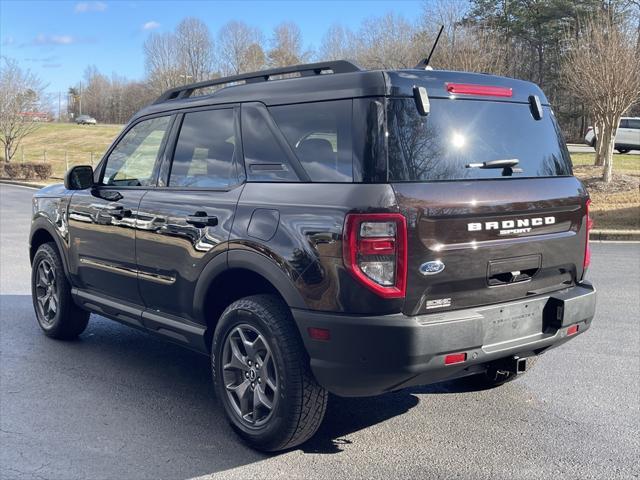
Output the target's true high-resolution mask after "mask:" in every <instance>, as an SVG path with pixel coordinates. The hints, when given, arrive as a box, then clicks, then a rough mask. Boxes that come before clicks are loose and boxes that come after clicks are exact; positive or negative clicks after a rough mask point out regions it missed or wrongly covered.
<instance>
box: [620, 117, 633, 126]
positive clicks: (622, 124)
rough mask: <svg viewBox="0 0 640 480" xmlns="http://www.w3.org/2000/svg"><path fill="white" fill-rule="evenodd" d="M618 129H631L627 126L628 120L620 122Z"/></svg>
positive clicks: (624, 119)
mask: <svg viewBox="0 0 640 480" xmlns="http://www.w3.org/2000/svg"><path fill="white" fill-rule="evenodd" d="M618 128H631V127H630V126H629V120H627V119H626V118H623V119H622V120H620V125H618Z"/></svg>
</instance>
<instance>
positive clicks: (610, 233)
mask: <svg viewBox="0 0 640 480" xmlns="http://www.w3.org/2000/svg"><path fill="white" fill-rule="evenodd" d="M589 239H590V240H595V241H599V240H618V241H620V240H622V241H636V242H637V241H640V230H591V233H590V234H589Z"/></svg>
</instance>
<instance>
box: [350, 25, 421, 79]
mask: <svg viewBox="0 0 640 480" xmlns="http://www.w3.org/2000/svg"><path fill="white" fill-rule="evenodd" d="M417 34H418V30H417V28H416V27H415V25H413V24H411V23H409V22H408V21H407V20H406V19H405V18H404V17H402V16H398V15H394V14H393V13H388V14H386V15H384V16H382V17H376V18H369V19H367V20H365V21H364V22H363V23H362V26H361V27H360V30H359V31H358V45H357V55H358V61H359V63H361V64H362V65H363V66H364V67H366V68H407V67H413V66H414V65H415V64H416V63H418V61H419V59H420V56H421V53H420V52H422V51H423V49H422V48H419V47H418V43H417V42H416V40H417Z"/></svg>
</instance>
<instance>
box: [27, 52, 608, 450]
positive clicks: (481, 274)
mask: <svg viewBox="0 0 640 480" xmlns="http://www.w3.org/2000/svg"><path fill="white" fill-rule="evenodd" d="M196 92H201V93H202V95H196ZM588 209H589V199H588V195H587V192H586V190H585V188H584V187H583V185H582V184H581V183H580V182H579V181H578V180H577V179H576V178H575V177H574V176H573V175H572V171H571V162H570V158H569V155H568V152H567V149H566V146H565V144H564V141H563V140H562V138H561V135H560V131H559V129H558V125H557V123H556V120H555V118H554V116H553V112H552V110H551V108H550V107H549V105H548V101H547V99H546V98H545V96H544V94H543V93H542V92H541V91H540V89H539V88H538V87H537V86H535V85H533V84H531V83H528V82H523V81H518V80H513V79H509V78H502V77H495V76H489V75H481V74H471V73H460V72H445V71H427V70H424V69H408V70H397V71H364V70H361V69H359V68H358V67H356V66H355V65H353V64H351V63H348V62H330V63H321V64H311V65H301V66H297V67H291V68H285V69H278V70H271V71H264V72H258V73H253V74H247V75H240V76H236V77H228V78H223V79H217V80H214V81H210V82H205V83H201V84H194V85H188V86H186V87H181V88H177V89H174V90H170V91H168V92H167V93H166V94H164V95H163V96H162V97H160V98H159V99H158V100H157V101H156V102H155V103H154V104H153V105H150V106H148V107H146V108H145V109H143V110H142V111H141V112H139V113H138V114H137V115H136V116H135V117H134V118H133V119H132V120H131V121H130V123H129V124H128V125H127V126H126V127H125V128H124V130H123V132H122V133H121V135H120V136H119V137H118V138H117V139H116V141H115V142H114V143H113V145H112V146H111V148H110V149H109V150H108V151H107V152H106V154H105V155H104V158H103V159H102V161H101V162H100V164H99V165H98V167H97V168H96V169H95V171H93V170H92V168H91V167H75V168H73V169H71V170H70V171H69V172H68V174H67V177H66V179H65V185H64V186H62V185H57V186H51V187H48V188H45V189H43V190H40V191H39V192H38V193H37V194H36V195H35V196H34V199H33V225H32V231H31V237H30V252H31V259H32V264H33V276H32V285H33V304H34V307H35V311H36V315H37V319H38V322H39V324H40V326H41V327H42V329H43V330H44V332H45V333H46V334H47V335H49V336H51V337H54V338H65V339H66V338H72V337H76V336H78V335H79V334H81V333H82V332H83V331H84V329H85V328H86V326H87V321H88V318H89V312H92V313H97V314H99V315H102V316H105V317H109V318H112V319H114V320H117V321H120V322H123V323H126V324H128V325H131V326H134V327H137V328H141V329H144V330H147V331H149V332H152V333H155V334H158V335H161V336H163V337H165V338H167V339H169V340H171V341H174V342H177V343H180V344H183V345H185V346H187V347H190V348H192V349H195V350H197V351H200V352H202V353H204V354H206V355H210V357H211V365H212V372H213V377H214V379H215V383H216V391H217V395H218V399H219V401H220V403H221V404H222V406H223V407H224V409H225V411H226V413H227V415H228V418H229V420H230V422H231V424H232V425H233V427H234V428H235V429H236V430H237V431H238V432H239V434H240V435H241V436H242V437H243V438H244V439H245V440H246V441H248V442H249V443H250V444H251V445H253V446H254V447H256V448H259V449H263V450H270V451H273V450H280V449H284V448H289V447H292V446H295V445H297V444H300V443H302V442H303V441H305V440H306V439H308V438H309V437H311V436H312V435H313V433H314V432H315V431H316V430H317V428H318V426H319V425H320V423H321V421H322V418H323V415H324V412H325V408H326V404H327V395H328V392H333V393H335V394H337V395H345V396H346V395H351V396H357V395H375V394H380V393H383V392H388V391H392V390H397V389H400V388H403V387H406V386H411V385H417V384H427V383H432V382H438V381H441V380H448V379H453V378H459V377H467V378H466V379H465V380H464V381H474V382H476V383H478V382H480V383H484V384H485V385H490V386H491V385H499V384H501V383H504V382H506V381H509V380H511V379H513V378H515V377H516V376H517V375H518V374H519V373H522V372H524V371H525V370H526V369H527V368H528V366H529V365H530V363H531V361H532V360H533V359H534V358H535V357H536V356H537V355H540V354H541V353H543V352H545V351H546V350H548V349H549V348H552V347H555V346H558V345H560V344H562V343H563V342H565V341H567V340H568V339H570V338H573V337H574V336H576V335H578V334H581V333H583V332H584V331H585V330H587V329H588V328H589V326H590V324H591V320H592V318H593V315H594V310H595V291H594V289H593V287H592V286H591V285H590V284H589V283H588V282H585V281H584V276H585V271H586V269H587V266H588V264H589V245H588V239H589V228H590V220H589V212H588Z"/></svg>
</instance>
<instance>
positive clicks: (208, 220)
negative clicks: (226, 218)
mask: <svg viewBox="0 0 640 480" xmlns="http://www.w3.org/2000/svg"><path fill="white" fill-rule="evenodd" d="M187 223H189V224H191V225H193V226H195V227H198V228H203V227H215V226H216V225H218V217H216V216H213V215H207V212H196V213H194V214H193V215H189V216H187Z"/></svg>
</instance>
